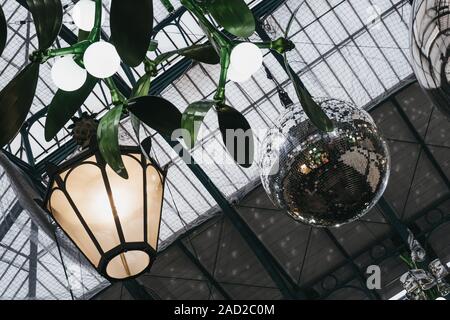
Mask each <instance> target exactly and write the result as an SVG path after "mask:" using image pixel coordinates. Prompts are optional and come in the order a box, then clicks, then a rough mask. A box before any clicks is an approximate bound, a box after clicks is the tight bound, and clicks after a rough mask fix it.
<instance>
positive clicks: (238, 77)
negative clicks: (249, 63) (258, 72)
mask: <svg viewBox="0 0 450 320" xmlns="http://www.w3.org/2000/svg"><path fill="white" fill-rule="evenodd" d="M251 76H252V74H251V73H249V74H245V73H241V72H239V71H237V70H236V69H235V68H234V67H233V66H232V65H230V67H229V68H228V79H229V80H231V81H234V82H237V83H243V82H246V81H248V80H250V78H251Z"/></svg>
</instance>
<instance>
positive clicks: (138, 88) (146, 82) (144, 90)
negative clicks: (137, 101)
mask: <svg viewBox="0 0 450 320" xmlns="http://www.w3.org/2000/svg"><path fill="white" fill-rule="evenodd" d="M151 85H152V77H151V76H150V75H148V74H144V75H143V76H142V77H141V78H140V79H139V80H138V81H137V82H136V84H135V85H134V87H133V90H132V92H131V97H132V98H137V97H142V96H146V95H148V93H149V91H150V87H151Z"/></svg>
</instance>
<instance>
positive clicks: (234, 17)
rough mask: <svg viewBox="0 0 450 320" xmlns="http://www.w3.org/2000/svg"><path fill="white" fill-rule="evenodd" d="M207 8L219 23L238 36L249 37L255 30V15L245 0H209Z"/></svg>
mask: <svg viewBox="0 0 450 320" xmlns="http://www.w3.org/2000/svg"><path fill="white" fill-rule="evenodd" d="M206 8H207V10H208V11H209V13H210V14H211V15H212V16H213V18H214V19H215V20H216V21H217V23H218V24H220V25H221V26H222V27H224V29H225V30H227V31H228V32H229V33H231V34H233V35H235V36H236V37H242V38H248V37H250V36H251V35H252V34H253V33H254V32H255V28H256V24H255V17H254V16H253V13H252V11H251V10H250V8H249V7H248V5H247V4H246V3H245V1H244V0H208V1H207V2H206Z"/></svg>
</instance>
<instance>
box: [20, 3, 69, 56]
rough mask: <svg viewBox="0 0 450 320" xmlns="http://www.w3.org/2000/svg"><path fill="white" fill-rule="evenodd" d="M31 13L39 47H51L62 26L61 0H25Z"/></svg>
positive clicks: (43, 48)
mask: <svg viewBox="0 0 450 320" xmlns="http://www.w3.org/2000/svg"><path fill="white" fill-rule="evenodd" d="M26 1H27V5H28V9H29V10H30V12H31V14H32V15H33V20H34V24H35V26H36V34H37V37H38V40H39V49H41V50H45V49H48V48H50V47H51V45H52V44H53V42H54V41H55V40H56V37H57V36H58V34H59V31H60V30H61V27H62V18H63V9H62V5H61V0H26Z"/></svg>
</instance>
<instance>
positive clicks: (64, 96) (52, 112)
mask: <svg viewBox="0 0 450 320" xmlns="http://www.w3.org/2000/svg"><path fill="white" fill-rule="evenodd" d="M97 82H98V79H97V78H95V77H93V76H91V75H88V77H87V80H86V82H85V83H84V85H83V86H82V87H81V88H80V89H78V90H76V91H71V92H68V91H63V90H58V91H57V92H56V95H55V96H54V97H53V100H52V102H50V105H49V106H48V113H47V119H46V120H45V140H47V141H50V140H52V139H53V138H54V137H55V136H56V134H57V133H58V132H59V131H60V130H61V129H62V128H63V127H64V126H65V124H66V123H67V122H68V121H69V120H70V119H71V118H72V117H73V115H74V114H75V112H77V110H78V109H80V108H81V106H82V105H83V103H84V102H85V101H86V99H87V98H88V97H89V95H90V94H91V92H92V90H94V87H95V85H96V84H97Z"/></svg>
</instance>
